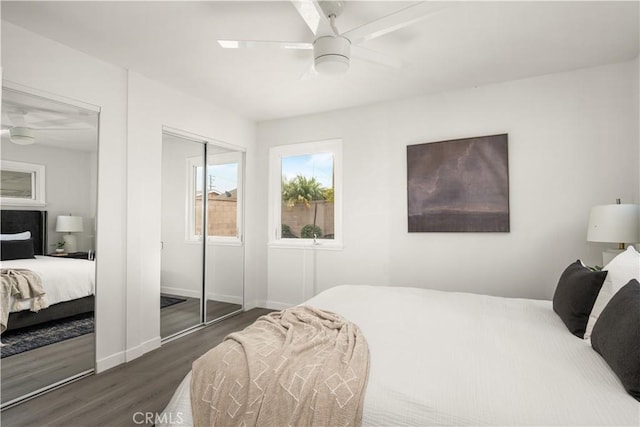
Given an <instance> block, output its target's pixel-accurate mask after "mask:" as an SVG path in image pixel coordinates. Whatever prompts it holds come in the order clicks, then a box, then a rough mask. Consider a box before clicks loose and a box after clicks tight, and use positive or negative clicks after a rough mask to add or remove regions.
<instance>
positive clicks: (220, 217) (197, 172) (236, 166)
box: [160, 129, 244, 339]
mask: <svg viewBox="0 0 640 427" xmlns="http://www.w3.org/2000/svg"><path fill="white" fill-rule="evenodd" d="M162 159H163V160H162V214H161V217H162V263H161V265H162V267H161V268H162V272H161V308H160V313H161V315H160V319H161V321H160V330H161V337H162V338H163V339H168V338H172V337H174V336H176V335H179V334H182V333H183V332H185V331H188V330H189V329H192V328H194V327H196V326H199V325H202V324H204V323H209V322H213V321H216V320H219V319H222V318H225V317H227V316H230V315H232V314H235V313H238V312H240V311H241V310H242V308H243V302H244V243H243V224H244V203H243V195H244V152H243V151H242V150H240V149H236V148H234V147H232V146H230V145H227V144H224V143H221V142H217V141H212V140H207V139H206V138H202V137H198V136H195V135H192V134H188V133H186V132H182V131H178V130H173V129H164V131H163V138H162ZM205 159H207V161H206V162H205ZM203 296H206V297H203Z"/></svg>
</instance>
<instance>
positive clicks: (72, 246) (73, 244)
mask: <svg viewBox="0 0 640 427" xmlns="http://www.w3.org/2000/svg"><path fill="white" fill-rule="evenodd" d="M62 240H64V248H65V250H66V251H67V253H73V252H78V244H77V240H76V236H74V235H73V234H70V233H67V234H65V235H64V236H63V237H62Z"/></svg>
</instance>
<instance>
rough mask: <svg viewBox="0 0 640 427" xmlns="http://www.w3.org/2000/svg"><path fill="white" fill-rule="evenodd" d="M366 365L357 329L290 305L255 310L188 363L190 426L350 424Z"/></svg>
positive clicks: (358, 408) (358, 411)
mask: <svg viewBox="0 0 640 427" xmlns="http://www.w3.org/2000/svg"><path fill="white" fill-rule="evenodd" d="M368 373H369V348H368V346H367V342H366V340H365V338H364V336H363V335H362V333H361V332H360V329H359V328H358V327H357V326H356V325H355V324H353V323H350V322H348V321H347V320H345V319H344V318H342V317H340V316H338V315H337V314H334V313H330V312H327V311H322V310H318V309H315V308H312V307H305V306H302V307H294V308H291V309H287V310H284V311H280V312H273V313H270V314H268V315H266V316H262V317H260V318H259V319H258V320H256V321H255V323H253V324H252V325H251V326H249V327H247V328H246V329H245V330H243V331H241V332H236V333H233V334H230V335H229V336H227V337H226V338H225V340H224V341H223V342H222V343H221V344H220V345H218V346H217V347H215V348H213V349H212V350H210V351H209V352H208V353H206V354H205V355H203V356H202V357H200V358H199V359H198V360H196V361H195V362H194V363H193V377H192V380H191V408H192V410H193V420H194V424H195V425H196V426H225V427H226V426H277V427H281V426H282V427H285V426H358V425H360V424H361V422H362V405H363V400H364V391H365V388H366V384H367V376H368Z"/></svg>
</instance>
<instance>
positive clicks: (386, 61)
mask: <svg viewBox="0 0 640 427" xmlns="http://www.w3.org/2000/svg"><path fill="white" fill-rule="evenodd" d="M351 55H352V56H353V57H354V58H359V59H362V60H364V61H368V62H372V63H374V64H378V65H384V66H385V67H391V68H402V61H401V60H399V59H398V58H394V57H393V56H389V55H387V54H384V53H380V52H376V51H374V50H370V49H366V48H364V47H362V46H351Z"/></svg>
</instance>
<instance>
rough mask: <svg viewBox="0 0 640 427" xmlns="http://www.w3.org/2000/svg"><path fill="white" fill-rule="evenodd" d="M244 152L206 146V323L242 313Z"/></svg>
mask: <svg viewBox="0 0 640 427" xmlns="http://www.w3.org/2000/svg"><path fill="white" fill-rule="evenodd" d="M243 178H244V152H242V151H238V150H235V149H231V148H229V147H228V146H223V145H221V144H217V143H215V142H210V143H208V144H207V192H206V193H207V255H206V257H207V258H206V259H207V262H206V295H207V299H206V321H207V322H212V321H214V320H218V319H221V318H223V317H225V316H228V315H230V314H232V313H236V312H238V311H240V310H242V307H243V293H244V242H243V220H244V215H243V213H244V210H243V200H244V199H243V193H244V191H243V189H244V185H243V184H244V179H243Z"/></svg>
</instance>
